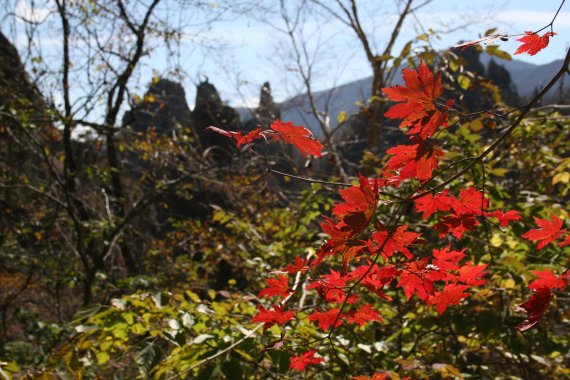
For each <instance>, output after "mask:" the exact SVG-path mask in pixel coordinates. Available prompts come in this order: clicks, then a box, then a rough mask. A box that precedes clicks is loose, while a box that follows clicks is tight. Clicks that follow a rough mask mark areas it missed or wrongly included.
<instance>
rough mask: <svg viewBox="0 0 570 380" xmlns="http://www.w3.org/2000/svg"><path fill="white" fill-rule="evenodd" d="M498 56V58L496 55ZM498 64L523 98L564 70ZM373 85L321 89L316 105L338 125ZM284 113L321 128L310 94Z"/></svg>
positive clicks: (569, 85)
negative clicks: (342, 113)
mask: <svg viewBox="0 0 570 380" xmlns="http://www.w3.org/2000/svg"><path fill="white" fill-rule="evenodd" d="M480 59H481V62H482V63H483V64H484V65H485V67H487V66H488V64H489V62H490V61H491V57H489V56H488V55H487V54H481V56H480ZM495 59H496V58H495ZM497 61H498V63H499V64H500V65H502V66H504V67H505V68H506V69H507V71H509V74H510V75H511V79H512V82H513V83H515V84H516V87H517V90H518V93H519V95H520V96H521V97H522V98H529V97H531V96H532V94H534V93H535V91H536V89H540V88H542V87H543V86H544V85H545V84H546V83H548V81H549V80H550V79H552V77H553V76H554V75H555V73H556V72H557V71H558V70H559V69H560V66H561V65H562V62H563V61H562V60H561V59H560V60H556V61H553V62H551V63H548V64H544V65H535V64H532V63H527V62H522V61H517V60H511V61H505V60H497ZM401 83H402V77H401V74H400V73H398V75H397V76H396V77H395V80H394V82H393V83H392V84H391V85H396V84H401ZM371 86H372V77H368V78H364V79H360V80H357V81H354V82H350V83H346V84H344V85H341V86H338V87H335V88H332V89H329V90H324V91H319V92H315V93H314V97H315V105H316V108H317V110H318V112H320V113H322V114H323V115H327V116H328V117H329V118H330V119H332V120H331V125H333V126H334V125H335V124H336V121H335V120H334V119H335V118H336V117H337V115H338V114H339V113H340V112H342V111H346V112H347V113H348V114H351V113H354V112H356V111H357V110H358V108H359V107H358V106H357V105H356V103H357V102H362V103H365V102H366V100H367V99H368V98H369V96H370V90H371ZM564 89H565V90H568V89H570V81H566V83H564ZM558 91H559V88H558V86H556V88H554V89H552V90H551V91H550V93H549V95H550V97H551V98H552V97H554V99H555V100H556V99H557V97H555V94H557V92H558ZM280 108H281V114H282V119H283V120H288V121H292V122H293V123H295V124H298V125H304V126H307V127H309V128H310V129H311V130H313V131H314V132H315V133H316V134H319V131H320V127H319V125H318V123H317V121H316V119H315V117H314V116H313V112H312V111H311V107H310V102H309V99H308V97H307V94H301V95H297V96H295V97H293V98H291V99H288V100H286V101H284V102H283V103H281V104H280Z"/></svg>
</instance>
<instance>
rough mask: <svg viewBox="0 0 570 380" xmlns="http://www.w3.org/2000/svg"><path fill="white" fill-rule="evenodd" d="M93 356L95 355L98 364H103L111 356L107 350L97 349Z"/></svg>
mask: <svg viewBox="0 0 570 380" xmlns="http://www.w3.org/2000/svg"><path fill="white" fill-rule="evenodd" d="M95 356H96V357H97V364H99V365H103V364H105V363H107V362H108V361H109V360H110V359H111V356H110V355H109V353H108V352H107V351H99V352H97V353H96V354H95Z"/></svg>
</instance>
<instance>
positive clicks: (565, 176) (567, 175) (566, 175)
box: [552, 172, 570, 185]
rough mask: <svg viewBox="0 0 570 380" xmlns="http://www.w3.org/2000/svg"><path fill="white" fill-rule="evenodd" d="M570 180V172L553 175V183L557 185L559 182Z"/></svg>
mask: <svg viewBox="0 0 570 380" xmlns="http://www.w3.org/2000/svg"><path fill="white" fill-rule="evenodd" d="M569 181H570V173H568V172H564V173H558V174H556V175H555V176H554V177H552V184H553V185H556V184H557V183H568V182H569Z"/></svg>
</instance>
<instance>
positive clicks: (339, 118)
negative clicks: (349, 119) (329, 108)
mask: <svg viewBox="0 0 570 380" xmlns="http://www.w3.org/2000/svg"><path fill="white" fill-rule="evenodd" d="M345 120H346V111H342V112H340V113H339V114H338V116H337V117H336V121H338V123H339V124H342V123H344V121H345Z"/></svg>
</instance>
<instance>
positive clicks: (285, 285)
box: [257, 274, 292, 298]
mask: <svg viewBox="0 0 570 380" xmlns="http://www.w3.org/2000/svg"><path fill="white" fill-rule="evenodd" d="M266 282H267V285H269V287H267V288H265V289H263V290H262V291H260V292H259V294H258V295H257V296H258V297H263V296H266V297H267V298H271V297H275V296H279V297H282V298H286V297H287V296H288V295H289V294H291V293H292V292H291V288H290V287H289V278H288V277H287V276H286V275H283V274H282V275H279V276H277V278H269V279H267V280H266Z"/></svg>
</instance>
